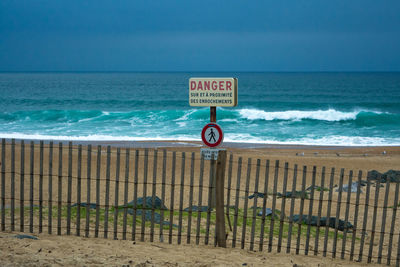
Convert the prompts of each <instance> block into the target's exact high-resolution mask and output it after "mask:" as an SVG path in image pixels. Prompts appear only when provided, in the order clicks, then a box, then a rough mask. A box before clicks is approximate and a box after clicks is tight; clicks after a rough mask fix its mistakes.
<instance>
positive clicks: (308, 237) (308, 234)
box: [304, 166, 317, 255]
mask: <svg viewBox="0 0 400 267" xmlns="http://www.w3.org/2000/svg"><path fill="white" fill-rule="evenodd" d="M316 175H317V167H316V166H314V167H313V171H312V179H311V192H310V200H309V203H308V217H307V236H306V247H305V250H304V254H305V255H308V250H309V245H310V233H311V224H310V222H311V216H312V212H313V204H314V192H315V178H316Z"/></svg>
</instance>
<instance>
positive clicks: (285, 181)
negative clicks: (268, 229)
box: [278, 162, 289, 252]
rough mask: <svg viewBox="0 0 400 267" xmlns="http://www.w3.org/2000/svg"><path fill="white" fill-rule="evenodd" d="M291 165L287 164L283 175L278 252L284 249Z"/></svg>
mask: <svg viewBox="0 0 400 267" xmlns="http://www.w3.org/2000/svg"><path fill="white" fill-rule="evenodd" d="M288 171H289V163H287V162H285V169H284V174H283V188H282V194H283V196H282V202H281V214H280V218H279V237H278V252H281V249H282V233H283V223H284V220H285V207H286V190H287V180H288Z"/></svg>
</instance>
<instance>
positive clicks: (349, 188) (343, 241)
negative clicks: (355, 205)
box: [340, 171, 353, 259]
mask: <svg viewBox="0 0 400 267" xmlns="http://www.w3.org/2000/svg"><path fill="white" fill-rule="evenodd" d="M352 179H353V171H350V173H349V182H348V184H347V199H346V213H345V215H344V221H345V223H346V224H347V223H348V221H349V209H350V197H351V185H352V183H353V181H352ZM346 241H347V230H346V229H345V230H344V231H343V238H342V252H341V254H340V258H341V259H344V254H345V250H346Z"/></svg>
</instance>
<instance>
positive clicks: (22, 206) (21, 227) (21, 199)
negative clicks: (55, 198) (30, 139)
mask: <svg viewBox="0 0 400 267" xmlns="http://www.w3.org/2000/svg"><path fill="white" fill-rule="evenodd" d="M20 157H21V159H20V161H21V168H20V170H21V171H20V181H19V183H20V184H19V187H20V190H19V194H20V197H19V208H20V210H19V212H20V215H19V219H20V221H19V224H20V225H19V231H20V232H24V228H25V225H24V222H25V219H24V211H25V203H24V195H25V194H24V193H25V142H24V140H22V141H21V153H20Z"/></svg>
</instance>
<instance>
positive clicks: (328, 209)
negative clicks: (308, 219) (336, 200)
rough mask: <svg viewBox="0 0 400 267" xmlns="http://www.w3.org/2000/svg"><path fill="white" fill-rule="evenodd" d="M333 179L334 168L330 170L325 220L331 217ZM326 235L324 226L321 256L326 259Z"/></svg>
mask: <svg viewBox="0 0 400 267" xmlns="http://www.w3.org/2000/svg"><path fill="white" fill-rule="evenodd" d="M334 177H335V168H332V169H331V177H330V181H329V194H328V208H327V211H326V218H330V217H331V208H332V193H333V178H334ZM328 234H329V225H328V224H326V226H325V238H324V250H323V256H324V257H326V253H327V251H328Z"/></svg>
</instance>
